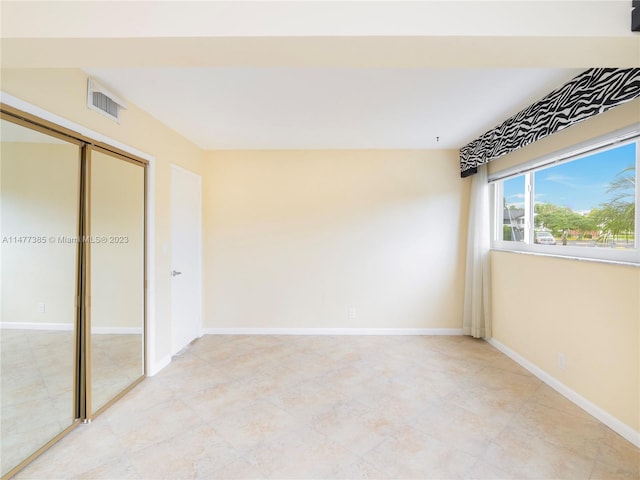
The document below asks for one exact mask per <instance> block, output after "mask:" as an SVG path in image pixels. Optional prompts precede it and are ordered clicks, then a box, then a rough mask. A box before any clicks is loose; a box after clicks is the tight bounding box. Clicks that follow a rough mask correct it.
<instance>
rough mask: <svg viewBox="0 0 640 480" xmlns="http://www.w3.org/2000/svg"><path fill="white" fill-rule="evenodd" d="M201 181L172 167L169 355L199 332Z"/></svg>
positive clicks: (200, 302)
mask: <svg viewBox="0 0 640 480" xmlns="http://www.w3.org/2000/svg"><path fill="white" fill-rule="evenodd" d="M201 190H202V179H201V177H200V175H197V174H195V173H193V172H190V171H188V170H185V169H183V168H180V167H177V166H175V165H171V272H170V275H171V351H172V354H175V353H177V352H179V351H180V350H182V349H183V348H184V347H186V346H187V345H188V344H189V343H190V342H191V341H193V340H194V339H195V338H197V337H199V336H200V335H201V331H202V320H201V319H202V267H201V265H202V207H201V206H202V191H201Z"/></svg>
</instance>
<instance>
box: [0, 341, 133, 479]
mask: <svg viewBox="0 0 640 480" xmlns="http://www.w3.org/2000/svg"><path fill="white" fill-rule="evenodd" d="M92 345H93V346H92V362H91V368H92V378H93V389H92V395H93V397H92V399H93V406H94V410H97V409H98V408H99V407H100V406H102V405H104V404H105V403H106V402H108V401H109V400H111V398H113V397H114V396H115V395H116V394H118V393H119V392H121V391H122V390H123V389H124V388H126V387H127V386H128V385H130V384H131V383H132V382H133V381H134V380H136V379H137V378H139V377H140V375H141V374H142V335H135V334H126V335H125V334H123V335H114V334H100V335H94V336H93V338H92ZM0 352H1V357H0V358H1V363H0V378H1V381H0V386H1V392H2V395H1V397H2V402H1V408H0V436H1V437H0V438H2V441H1V442H0V464H1V465H2V467H1V471H2V472H7V471H9V470H11V469H12V468H13V467H14V466H16V465H17V464H19V463H20V462H21V461H22V460H23V459H24V458H26V457H27V456H29V455H30V454H31V453H32V452H33V451H35V450H37V449H38V448H40V447H41V446H42V445H44V444H45V443H47V442H48V441H49V440H50V439H51V438H53V437H55V436H56V435H57V434H58V433H60V432H62V431H64V430H65V429H66V428H67V427H68V426H69V425H71V424H72V423H73V419H74V417H75V412H74V396H75V389H74V385H75V384H74V369H75V337H74V332H73V331H72V330H17V329H16V330H13V329H3V330H2V331H1V332H0Z"/></svg>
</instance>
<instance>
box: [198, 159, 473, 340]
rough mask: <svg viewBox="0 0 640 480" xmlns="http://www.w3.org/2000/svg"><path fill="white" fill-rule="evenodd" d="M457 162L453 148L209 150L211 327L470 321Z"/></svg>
mask: <svg viewBox="0 0 640 480" xmlns="http://www.w3.org/2000/svg"><path fill="white" fill-rule="evenodd" d="M458 168H459V167H458V156H457V152H455V151H269V152H266V151H238V152H223V151H217V152H210V153H209V158H208V161H207V166H206V173H205V180H204V184H205V186H206V188H205V199H204V217H205V223H204V229H205V246H204V252H205V276H206V278H205V289H204V291H205V295H204V296H205V298H206V305H205V307H206V308H205V317H204V318H205V320H204V325H203V326H204V327H205V328H277V327H278V328H307V327H308V328H334V327H335V328H461V309H462V286H463V276H464V268H463V249H464V245H465V241H466V240H465V238H466V237H465V236H466V209H467V203H468V188H469V182H468V180H462V179H460V178H459V170H458ZM351 307H353V308H356V313H357V317H356V318H355V319H352V320H349V319H348V310H349V308H351Z"/></svg>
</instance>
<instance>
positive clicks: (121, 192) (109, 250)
mask: <svg viewBox="0 0 640 480" xmlns="http://www.w3.org/2000/svg"><path fill="white" fill-rule="evenodd" d="M89 194H90V202H89V205H90V227H89V228H90V234H91V237H93V238H100V237H104V238H107V242H106V243H103V242H100V243H98V242H92V243H90V244H89V247H90V256H91V260H90V262H91V263H90V265H91V283H90V285H91V291H90V295H91V329H92V332H95V331H96V329H98V330H97V331H98V332H99V331H100V330H99V329H100V328H101V327H102V328H104V327H106V330H102V331H106V332H110V333H117V332H118V333H122V331H121V330H120V329H119V327H127V328H134V329H136V330H134V331H136V332H137V331H139V332H140V333H142V326H143V323H142V319H143V318H144V167H142V166H140V165H137V164H134V163H132V162H126V161H123V160H121V159H118V158H115V157H113V156H110V155H106V154H104V153H102V152H98V151H92V152H91V182H90V192H89ZM112 237H114V238H112ZM122 237H126V239H125V238H122Z"/></svg>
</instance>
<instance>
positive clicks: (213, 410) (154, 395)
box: [17, 336, 640, 479]
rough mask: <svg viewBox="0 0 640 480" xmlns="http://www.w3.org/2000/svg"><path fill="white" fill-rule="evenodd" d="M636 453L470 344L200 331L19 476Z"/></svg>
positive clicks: (362, 468) (533, 468) (566, 471)
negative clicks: (171, 357) (152, 374)
mask: <svg viewBox="0 0 640 480" xmlns="http://www.w3.org/2000/svg"><path fill="white" fill-rule="evenodd" d="M639 464H640V453H639V450H638V449H637V448H635V447H633V446H632V445H631V444H630V443H628V442H627V441H625V440H624V439H622V438H621V437H619V436H618V435H617V434H615V433H614V432H612V431H611V430H610V429H608V428H607V427H606V426H604V425H603V424H601V423H600V422H598V421H597V420H595V419H594V418H593V417H591V416H589V415H588V414H586V413H585V412H584V411H582V410H581V409H580V408H578V407H576V406H575V405H573V404H572V403H570V402H569V401H567V400H565V399H564V398H563V397H561V396H560V395H559V394H557V393H556V392H555V391H553V390H552V389H550V388H549V387H547V386H546V385H544V384H542V383H541V382H540V381H539V380H538V379H536V378H535V377H533V376H532V375H531V374H529V373H528V372H527V371H525V370H523V369H522V368H520V367H519V366H518V365H516V364H515V363H514V362H512V361H511V360H509V359H508V358H507V357H505V356H504V355H502V354H501V353H499V352H498V351H496V350H495V349H494V348H492V347H491V346H490V345H489V344H487V343H486V342H484V341H481V340H473V339H470V338H467V337H397V336H394V337H385V336H362V337H358V336H345V337H313V336H295V337H294V336H206V337H203V338H201V339H200V340H198V341H196V342H194V343H193V344H192V345H191V346H190V347H188V348H187V349H186V350H185V351H184V352H183V353H182V355H181V356H179V357H177V358H175V359H174V361H173V362H172V364H171V365H169V366H168V367H167V368H166V369H164V370H163V371H162V372H161V373H159V374H158V375H157V376H155V377H153V378H149V379H147V380H145V381H144V382H143V383H141V384H140V385H138V386H137V387H136V388H135V389H133V390H132V391H131V392H130V393H129V394H127V395H126V396H125V397H124V398H123V399H122V400H121V401H120V402H118V403H117V404H116V405H114V406H113V407H112V408H110V409H109V410H108V411H107V412H105V413H104V414H103V415H101V416H99V417H98V418H96V419H95V421H94V422H93V423H92V424H91V425H82V426H80V427H78V428H76V429H75V430H74V431H73V432H72V433H71V434H70V435H68V436H67V437H65V438H64V439H63V440H62V441H60V442H59V443H58V444H56V445H55V446H54V447H52V448H51V449H49V450H48V451H47V452H46V453H45V454H43V455H42V456H41V457H40V458H39V459H37V460H36V461H35V462H34V463H32V464H31V465H30V466H28V467H27V468H26V469H25V470H23V471H22V472H21V473H19V474H18V475H17V478H20V479H27V478H28V479H34V478H46V479H51V478H91V479H97V478H109V479H125V478H145V479H147V478H148V479H162V478H166V479H182V478H205V479H214V478H220V479H233V478H296V479H315V478H344V479H351V478H380V479H386V478H402V479H426V478H439V479H449V478H452V479H453V478H468V479H496V478H505V479H506V478H516V479H529V478H539V479H551V478H558V479H574V478H575V479H589V478H592V479H617V478H621V479H631V478H635V479H637V478H638V477H640V466H639Z"/></svg>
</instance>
